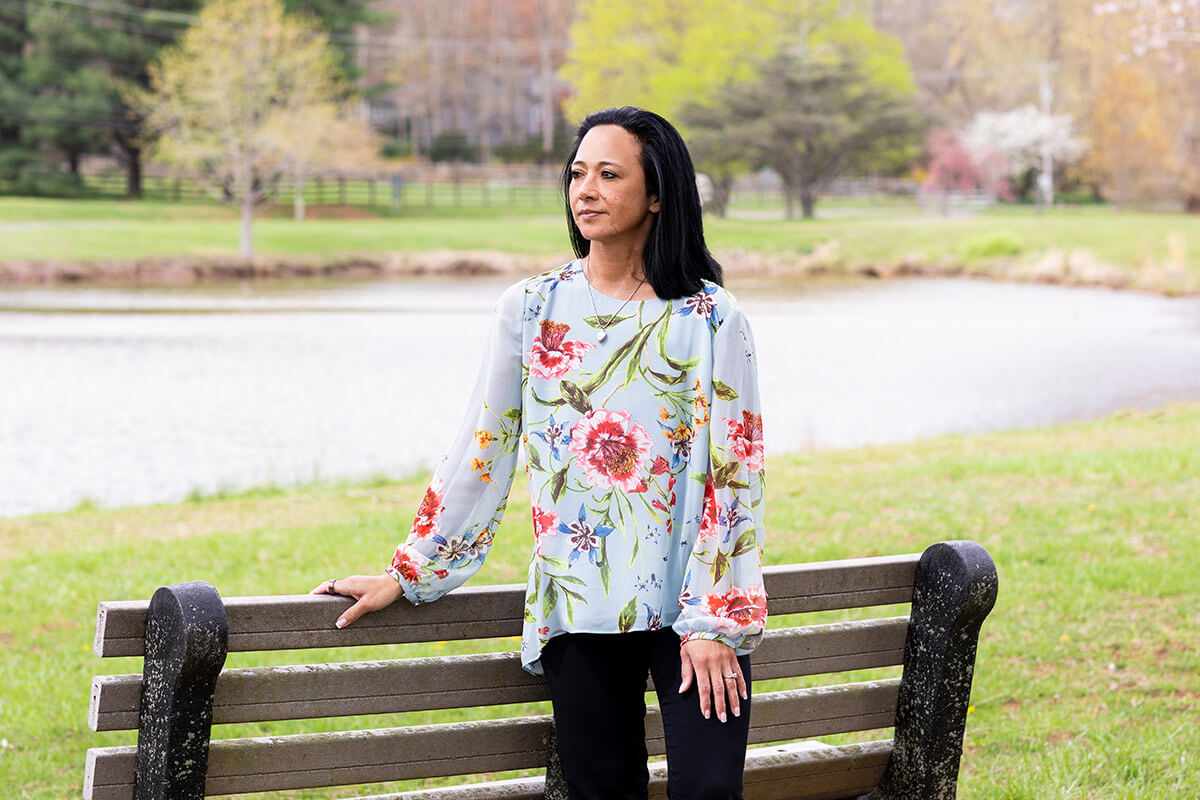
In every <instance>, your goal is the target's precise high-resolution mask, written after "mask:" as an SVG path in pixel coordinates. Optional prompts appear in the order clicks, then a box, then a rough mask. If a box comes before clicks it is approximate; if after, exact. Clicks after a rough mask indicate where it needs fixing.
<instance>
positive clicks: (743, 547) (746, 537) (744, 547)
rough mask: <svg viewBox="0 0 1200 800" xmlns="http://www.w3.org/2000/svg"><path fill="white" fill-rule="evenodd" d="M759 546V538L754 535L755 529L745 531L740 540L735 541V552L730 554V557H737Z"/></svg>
mask: <svg viewBox="0 0 1200 800" xmlns="http://www.w3.org/2000/svg"><path fill="white" fill-rule="evenodd" d="M757 546H758V539H757V538H756V537H755V536H754V531H753V530H749V531H746V532H745V533H743V534H742V535H741V536H739V537H738V540H737V541H736V542H734V545H733V552H732V553H730V554H729V557H730V558H737V557H738V556H740V555H742V554H743V553H749V552H750V551H751V550H753V549H754V548H755V547H757Z"/></svg>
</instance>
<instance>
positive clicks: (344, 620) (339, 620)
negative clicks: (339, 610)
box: [334, 617, 346, 628]
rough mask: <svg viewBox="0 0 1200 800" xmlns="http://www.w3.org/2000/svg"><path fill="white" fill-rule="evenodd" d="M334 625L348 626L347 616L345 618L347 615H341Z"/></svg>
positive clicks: (339, 626)
mask: <svg viewBox="0 0 1200 800" xmlns="http://www.w3.org/2000/svg"><path fill="white" fill-rule="evenodd" d="M334 625H336V626H337V627H338V628H344V627H346V618H345V617H340V618H339V619H338V621H337V622H335V623H334Z"/></svg>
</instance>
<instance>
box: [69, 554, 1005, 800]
mask: <svg viewBox="0 0 1200 800" xmlns="http://www.w3.org/2000/svg"><path fill="white" fill-rule="evenodd" d="M919 558H920V556H919V555H917V554H913V555H903V556H889V557H879V558H863V559H852V560H845V561H831V562H822V563H813V564H800V565H791V566H785V567H768V568H766V570H765V580H766V589H767V594H768V605H769V611H770V614H771V615H772V616H776V617H778V616H780V615H784V614H792V613H799V612H811V611H827V610H835V609H848V608H864V607H871V606H887V605H894V604H898V603H908V602H910V601H911V600H912V598H913V592H914V579H915V575H916V570H917V566H918V560H919ZM989 563H990V561H989ZM164 591H166V590H160V593H162V592H164ZM157 599H158V595H156V600H157ZM350 602H351V601H350V600H349V599H347V598H337V597H328V596H311V595H298V596H280V597H236V598H226V599H224V600H223V601H222V604H223V611H224V615H225V620H224V623H225V624H226V625H227V634H226V640H227V647H228V650H229V651H232V652H237V651H264V650H294V649H311V648H328V647H348V646H364V645H379V644H397V643H411V642H431V641H449V640H460V639H483V638H494V637H514V636H519V635H520V630H521V617H522V613H523V607H524V587H523V586H520V585H509V586H481V587H465V588H463V589H460V590H458V591H456V592H453V593H451V594H450V595H448V596H446V597H445V598H443V599H441V600H439V601H438V602H436V603H431V604H427V605H421V606H415V607H414V606H411V605H409V604H407V603H397V604H395V605H393V606H392V607H390V608H388V609H385V610H383V611H381V612H377V613H375V614H370V615H367V616H366V617H364V618H363V619H361V620H360V621H359V622H358V623H356V624H355V625H354V626H351V627H350V628H347V629H345V630H337V629H335V628H333V627H332V625H331V620H333V619H335V618H336V617H337V614H338V613H339V612H340V611H341V610H343V609H344V608H346V607H348V606H349V605H350ZM149 607H150V603H148V602H107V603H102V604H101V605H100V608H99V613H98V619H97V627H96V642H95V649H96V653H97V655H99V656H101V657H109V656H137V655H143V654H144V653H145V651H146V647H147V644H146V641H147V614H148V610H149ZM989 608H990V605H989ZM181 613H184V614H186V613H187V609H181ZM984 613H985V614H986V611H985V612H984ZM980 621H981V620H980ZM908 630H909V620H908V618H907V617H884V618H875V619H866V620H861V621H851V622H837V623H831V624H823V625H812V626H805V627H792V628H782V629H780V628H776V629H772V630H770V631H769V633H768V635H767V637H766V638H765V639H764V641H763V643H762V644H761V646H760V647H759V648H758V649H757V650H756V651H755V653H754V656H753V663H754V680H755V682H756V683H757V682H759V681H764V680H771V679H777V678H788V677H796V676H806V675H814V674H824V673H840V672H845V671H850V670H858V669H867V668H874V667H884V666H894V665H900V664H901V663H903V661H904V653H905V642H906V636H907V633H908ZM151 638H152V639H153V638H154V637H153V634H152V636H151ZM973 654H974V651H973V644H972V652H971V661H972V663H973ZM223 659H224V655H223V654H221V660H222V661H223ZM218 668H219V665H218ZM215 680H216V683H215V690H214V691H213V692H212V694H211V696H210V702H211V707H212V723H214V724H221V723H235V722H261V721H271V720H293V719H316V718H327V717H342V716H354V715H373V714H385V713H396V712H408V711H420V710H434V709H452V708H471V707H478V706H491V705H500V704H510V703H523V702H531V701H541V700H547V699H548V695H547V692H546V688H545V684H544V682H543V681H542V680H541V679H540V678H537V677H534V676H531V675H529V674H528V673H526V672H525V671H524V670H523V669H521V667H520V663H519V658H518V656H517V654H515V653H485V654H477V655H460V656H444V657H433V658H430V657H422V658H401V659H396V660H381V661H361V662H355V663H336V664H304V665H294V666H282V667H251V668H240V669H225V670H223V671H221V672H220V675H219V677H217V678H216V679H215ZM969 683H970V681H969V676H968V681H967V685H968V689H969ZM899 690H900V679H899V678H892V679H885V680H869V681H858V682H850V683H842V684H838V685H832V686H820V687H815V688H805V689H787V690H782V691H773V692H756V695H755V698H754V708H753V713H752V716H751V722H752V728H751V732H750V739H751V742H752V743H765V742H784V741H790V740H796V739H806V738H810V737H820V736H828V735H831V734H836V733H846V732H852V731H864V730H874V729H884V728H889V727H891V726H892V725H893V724H894V723H895V720H896V713H897V697H898V692H899ZM147 694H148V696H150V695H152V694H153V693H147ZM143 707H144V706H143V676H142V675H106V676H98V677H96V678H95V679H94V681H93V686H92V701H91V708H90V711H89V715H88V721H89V725H90V727H92V729H93V730H97V731H106V730H133V729H138V728H139V724H140V726H141V729H142V732H143V735H146V734H147V721H146V719H145V715H143V714H141V711H142V710H143ZM964 707H965V706H964ZM964 713H965V712H964ZM551 728H552V726H551V722H550V718H549V717H548V716H514V717H509V718H504V719H494V720H482V721H474V722H468V723H444V724H432V725H413V726H406V727H395V728H383V729H372V730H351V731H340V732H333V733H320V734H301V735H293V736H275V737H260V738H245V739H227V740H213V741H212V742H211V746H210V747H209V749H208V764H207V776H206V777H205V776H203V775H201V776H200V777H201V780H202V781H203V786H204V791H205V792H206V793H207V794H209V795H218V794H241V793H250V792H261V791H272V790H286V789H301V788H312V787H321V786H340V785H354V784H362V783H375V782H387V781H401V780H408V779H413V778H431V777H442V776H449V775H465V774H476V773H486V772H496V771H502V770H516V769H529V768H540V767H543V766H545V765H546V761H547V740H548V736H549V734H550V731H551ZM647 739H648V742H647V744H648V748H649V750H650V752H651V754H661V753H662V752H663V742H662V728H661V724H660V722H659V720H658V717H657V713H656V711H655V710H653V709H652V710H651V712H650V714H649V715H648V718H647ZM959 741H960V743H961V731H960V733H959ZM847 752H849V755H850V756H852V757H853V758H852V759H851V761H853V762H854V763H855V764H857V765H858V766H859V768H860V769H859V771H863V770H865V772H864V774H863V775H862V776H860V777H859V778H856V781H857V783H856V784H855V785H856V786H858V785H859V784H861V786H866V787H868V788H869V787H871V786H874V785H876V784H877V783H878V782H879V780H880V778H881V776H882V774H883V771H884V768H885V766H886V765H887V763H888V757H889V755H890V753H891V745H890V742H881V743H876V744H874V745H865V746H862V747H857V748H851V750H850V751H847ZM842 756H843V757H844V756H846V753H842ZM145 757H146V755H145V753H143V758H145ZM954 767H955V770H954V771H955V774H957V760H955V762H954ZM137 769H138V749H137V748H136V747H110V748H96V749H93V750H90V751H89V752H88V759H87V768H86V775H85V788H84V796H85V798H86V800H132V798H133V797H134V783H135V774H136V772H137ZM150 769H151V767H147V766H144V767H143V770H144V771H150ZM839 769H841V768H840V767H839ZM843 771H844V770H843ZM815 785H816V784H814V786H815ZM509 788H510V789H513V787H509ZM857 790H858V789H854V791H857ZM524 791H526V794H520V793H519V792H516V790H515V789H513V791H508V792H507V793H506V794H504V796H506V797H518V796H529V797H532V796H538V795H540V791H541V789H540V784H538V783H537V782H528V786H527V788H526V789H525V790H524ZM847 791H850V789H847ZM761 796H764V797H765V796H776V795H767V794H762V795H761ZM778 796H797V797H798V796H801V795H800V794H795V795H792V794H788V795H778ZM814 796H815V793H814ZM826 796H835V795H830V794H826Z"/></svg>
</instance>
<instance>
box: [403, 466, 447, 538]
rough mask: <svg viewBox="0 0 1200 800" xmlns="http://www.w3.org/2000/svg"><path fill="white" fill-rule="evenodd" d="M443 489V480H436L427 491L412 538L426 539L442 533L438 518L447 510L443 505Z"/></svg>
mask: <svg viewBox="0 0 1200 800" xmlns="http://www.w3.org/2000/svg"><path fill="white" fill-rule="evenodd" d="M441 489H442V481H441V479H439V478H434V480H433V482H432V483H431V484H429V488H428V489H426V490H425V497H424V498H423V499H422V500H421V506H420V508H418V509H417V517H416V519H414V520H413V524H412V528H411V529H410V530H409V535H410V536H416V537H417V538H418V539H424V538H425V537H427V536H435V535H437V534H438V533H440V529H439V528H438V518H439V517H441V515H442V511H444V510H445V507H444V506H443V505H442V491H441Z"/></svg>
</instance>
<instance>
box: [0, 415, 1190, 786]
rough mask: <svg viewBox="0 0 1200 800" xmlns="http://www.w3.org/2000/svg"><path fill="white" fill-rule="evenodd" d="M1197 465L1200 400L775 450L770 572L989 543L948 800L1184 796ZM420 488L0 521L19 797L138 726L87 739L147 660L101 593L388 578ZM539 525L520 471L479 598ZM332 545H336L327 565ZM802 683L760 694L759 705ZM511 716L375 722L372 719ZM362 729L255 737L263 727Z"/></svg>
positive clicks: (5, 722)
mask: <svg viewBox="0 0 1200 800" xmlns="http://www.w3.org/2000/svg"><path fill="white" fill-rule="evenodd" d="M1198 464H1200V406H1195V405H1191V406H1180V407H1175V408H1172V409H1168V410H1165V411H1157V412H1152V413H1126V414H1120V415H1117V416H1116V417H1113V418H1110V419H1106V420H1102V421H1098V422H1091V423H1084V424H1077V425H1069V426H1062V427H1059V428H1052V429H1047V430H1038V431H1021V432H1008V433H996V434H988V435H979V436H951V437H944V438H939V439H934V440H929V441H923V442H915V443H909V444H904V445H897V446H889V447H877V448H865V449H859V450H849V451H832V452H810V453H804V454H794V455H780V456H774V457H772V459H771V460H770V462H769V464H768V472H769V473H770V475H771V487H772V488H771V494H770V496H769V498H768V519H767V525H768V531H769V533H768V538H767V544H766V559H767V561H768V563H770V564H784V563H791V562H797V561H813V560H821V559H838V558H847V557H855V556H865V555H884V554H895V553H905V552H915V551H919V550H921V549H923V548H924V547H925V546H927V545H928V544H930V543H931V542H933V541H937V540H940V539H953V538H970V539H974V540H976V541H979V542H980V543H981V544H983V545H984V546H985V547H987V548H988V550H989V551H990V553H991V555H992V557H993V558H994V559H995V561H996V564H997V566H998V569H999V573H1000V596H999V600H998V602H997V606H996V608H995V610H994V611H993V612H992V614H991V616H989V618H988V620H987V621H986V622H985V623H984V626H983V631H982V635H981V639H980V647H979V654H978V660H977V667H976V671H975V676H974V689H973V706H972V710H971V711H970V713H969V716H968V718H967V733H966V747H965V755H964V758H963V767H962V777H961V779H960V783H959V794H960V796H962V797H970V798H976V799H977V800H1013V799H1014V798H1081V797H1082V794H1080V791H1081V789H1080V787H1084V786H1086V788H1087V795H1088V796H1089V797H1092V796H1095V797H1104V798H1158V797H1186V796H1190V795H1189V792H1191V790H1192V788H1193V787H1192V781H1193V780H1194V775H1193V773H1194V763H1192V762H1193V759H1192V758H1191V754H1192V753H1195V752H1196V751H1197V749H1198V748H1200V728H1198V727H1197V726H1196V725H1195V724H1194V716H1195V715H1194V698H1195V697H1196V696H1197V694H1200V654H1198V653H1197V650H1196V648H1195V646H1194V639H1195V620H1196V618H1197V614H1200V591H1198V590H1197V585H1196V581H1195V576H1194V564H1195V563H1196V561H1197V559H1200V517H1197V514H1196V508H1195V497H1196V496H1197V493H1200V478H1198V475H1200V471H1198V470H1197V465H1198ZM424 488H425V484H424V482H423V480H422V479H421V478H417V479H415V480H409V481H403V482H381V481H378V480H376V481H372V482H371V485H318V486H309V487H304V488H300V489H294V490H289V491H284V492H282V493H281V492H277V491H274V490H272V491H267V492H262V493H244V494H236V495H227V496H221V497H219V498H216V499H210V500H198V501H196V502H192V503H188V504H183V505H165V506H151V507H143V508H128V509H114V510H105V509H95V508H92V507H84V508H80V509H78V510H76V511H72V512H68V513H64V514H45V515H38V516H32V517H25V518H18V519H8V520H2V521H0V620H3V622H0V640H3V642H4V645H5V646H4V648H3V649H2V650H0V682H2V683H3V685H4V687H5V694H4V700H3V702H2V703H0V738H3V739H5V740H7V742H8V745H7V748H6V749H4V750H3V751H0V781H2V783H3V785H5V786H9V787H16V790H15V797H17V798H20V800H59V798H62V797H71V796H77V795H78V791H79V785H80V782H81V778H82V774H83V764H84V754H85V751H86V749H87V748H88V747H95V746H106V745H117V744H128V743H131V741H132V739H133V734H132V733H130V732H110V733H104V734H96V733H92V732H91V731H89V730H88V729H87V725H86V714H87V705H88V692H89V677H90V676H91V675H93V674H98V673H123V672H136V671H138V670H140V663H139V660H138V659H132V658H131V659H105V660H100V659H97V658H95V656H93V655H92V652H91V646H90V645H91V638H92V630H93V627H92V626H93V624H94V621H95V609H96V603H97V602H98V601H100V600H113V599H137V598H142V599H145V598H148V597H149V596H150V595H151V594H152V593H153V591H154V590H155V588H157V587H158V586H159V585H162V584H165V583H173V582H177V581H181V580H189V579H205V580H209V581H211V582H213V583H214V584H215V585H216V586H217V588H218V589H219V590H220V591H221V592H222V594H223V595H225V596H239V595H252V594H253V595H257V594H282V593H298V592H304V591H307V590H308V589H309V588H311V587H312V586H315V585H317V584H318V583H319V582H321V581H322V580H324V579H326V578H328V577H329V576H330V574H334V573H351V572H367V571H375V570H378V569H380V567H381V565H382V564H383V563H385V562H386V560H387V558H388V557H389V556H390V552H391V548H392V547H393V546H394V544H395V541H394V536H395V532H396V531H403V530H407V528H408V525H409V523H410V522H411V520H412V514H413V512H414V510H415V509H416V507H417V505H418V503H419V502H420V498H421V495H422V493H423V491H424ZM529 514H530V509H529V497H528V491H527V487H526V485H525V484H524V482H523V478H519V479H518V482H517V483H516V484H515V485H514V488H513V494H512V500H511V502H510V504H509V511H508V514H507V515H506V518H505V522H504V524H503V525H502V526H501V529H500V531H499V532H498V534H497V536H496V543H495V545H494V547H493V548H492V551H491V553H490V554H489V556H488V560H487V562H486V563H485V564H484V566H483V568H482V569H481V571H480V573H479V574H478V575H477V576H476V577H475V578H474V579H473V583H474V584H476V585H484V584H494V583H512V582H518V581H521V580H523V579H524V576H525V571H526V568H527V564H528V555H529V548H530V546H531V543H532V542H531V537H530V533H529ZM330 542H336V543H337V547H336V550H337V552H336V553H335V554H333V556H336V559H335V560H331V558H332V557H333V556H331V549H330ZM97 565H101V567H102V568H100V567H98V566H97ZM331 565H332V568H331ZM29 587H38V589H39V590H40V591H39V601H38V602H37V603H33V604H31V603H30V602H29ZM903 612H904V610H903V609H902V608H901V609H898V612H897V613H903ZM828 616H830V615H804V616H801V617H799V619H798V620H797V622H798V623H799V624H805V623H807V622H811V621H816V618H820V619H824V618H827V617H828ZM785 622H786V620H785V619H774V620H772V621H770V622H769V623H768V626H769V627H771V626H774V627H779V626H782V625H784V624H785ZM485 647H486V648H487V649H492V650H512V649H515V647H516V643H515V642H514V641H511V640H508V641H505V640H498V641H495V642H489V643H487V644H486V645H485ZM464 649H465V648H464V647H463V646H461V645H458V644H456V643H429V644H425V645H415V646H411V647H408V646H406V647H404V648H402V649H400V648H370V649H368V650H359V649H357V648H355V649H350V650H348V651H345V652H336V651H326V650H321V651H310V652H307V653H304V652H301V653H297V652H287V653H282V654H272V653H264V654H255V655H254V656H253V657H250V656H242V655H240V654H234V655H233V656H231V664H230V665H231V666H239V667H241V666H253V665H258V664H283V663H295V662H296V661H297V660H304V659H309V660H311V661H314V662H319V661H324V660H327V659H330V658H333V659H346V660H349V659H359V658H393V657H408V656H427V655H444V654H450V653H455V652H461V651H462V650H464ZM819 680H822V678H821V677H819V676H814V677H812V678H803V679H797V680H796V682H795V683H801V684H802V683H805V682H809V683H811V682H815V681H819ZM794 685H795V684H794V683H793V684H787V685H786V687H785V685H783V684H782V682H759V683H758V684H756V689H757V690H758V691H763V690H772V689H776V688H789V687H791V686H794ZM540 711H541V713H544V711H545V709H544V708H542V709H540ZM511 712H512V709H511V708H505V707H502V708H499V709H475V710H471V711H470V712H461V713H459V714H457V715H455V714H443V713H441V712H437V713H427V712H422V713H421V714H420V715H406V716H403V717H397V716H381V717H379V718H372V719H371V720H370V726H371V727H387V726H389V725H392V724H397V723H398V722H414V721H421V722H443V721H452V720H454V721H456V720H460V719H463V718H464V716H465V715H466V714H467V713H470V715H471V716H474V717H477V718H485V717H488V716H495V715H499V714H502V713H511ZM357 722H361V721H356V720H350V721H342V720H333V721H329V722H327V723H290V722H288V723H272V724H265V725H259V726H257V727H255V730H256V731H258V732H259V734H260V735H275V734H284V733H297V732H302V731H317V730H332V729H338V728H345V727H349V725H352V724H356V723H357ZM497 777H500V776H497ZM398 788H399V787H396V786H391V787H387V788H374V787H372V788H371V789H367V790H364V792H363V793H374V792H382V791H396V790H397V789H398ZM406 788H407V787H406ZM11 794H13V793H12V792H11V791H10V795H11ZM346 794H347V792H345V791H341V792H335V791H324V790H315V791H312V792H304V793H303V794H302V796H303V797H305V798H311V799H312V800H319V799H324V798H332V797H343V796H345V795H346ZM288 796H289V797H292V796H300V795H299V794H297V793H291V794H289V795H288Z"/></svg>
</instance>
